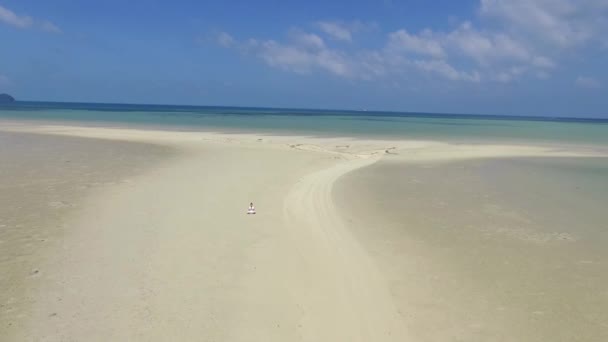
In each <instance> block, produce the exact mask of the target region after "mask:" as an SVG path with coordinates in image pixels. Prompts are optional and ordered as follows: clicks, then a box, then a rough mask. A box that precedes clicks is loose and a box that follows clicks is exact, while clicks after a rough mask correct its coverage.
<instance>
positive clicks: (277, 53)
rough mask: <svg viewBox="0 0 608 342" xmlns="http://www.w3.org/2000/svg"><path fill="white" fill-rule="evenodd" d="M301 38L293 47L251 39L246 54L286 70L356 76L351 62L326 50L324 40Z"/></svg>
mask: <svg viewBox="0 0 608 342" xmlns="http://www.w3.org/2000/svg"><path fill="white" fill-rule="evenodd" d="M298 37H299V38H298V39H296V40H295V41H294V42H293V43H287V44H285V43H280V42H277V41H274V40H266V41H258V40H255V39H250V40H249V41H248V42H247V43H246V44H245V45H244V47H245V49H244V50H245V51H246V52H247V53H250V54H254V55H256V56H258V57H259V58H261V59H262V60H263V61H264V62H266V64H268V65H270V66H273V67H278V68H281V69H284V70H289V71H293V72H297V73H309V72H311V71H313V70H315V69H321V70H325V71H328V72H330V73H332V74H334V75H338V76H344V77H352V76H353V73H352V70H351V68H350V66H349V62H348V60H347V59H346V57H345V56H344V55H343V54H342V53H340V52H339V51H335V50H331V49H328V48H326V47H325V45H324V44H322V40H321V41H319V40H316V39H315V38H314V35H307V34H302V35H299V36H298Z"/></svg>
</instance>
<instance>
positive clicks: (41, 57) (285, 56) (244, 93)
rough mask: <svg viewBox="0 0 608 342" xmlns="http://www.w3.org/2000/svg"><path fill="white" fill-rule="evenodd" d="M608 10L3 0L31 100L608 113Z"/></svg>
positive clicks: (569, 1)
mask: <svg viewBox="0 0 608 342" xmlns="http://www.w3.org/2000/svg"><path fill="white" fill-rule="evenodd" d="M606 32H608V0H475V1H472V0H471V1H468V0H463V1H452V0H450V1H447V0H441V1H422V0H416V1H399V0H385V1H331V2H327V1H316V0H315V1H172V2H169V1H137V0H135V1H116V0H106V1H92V0H91V1H85V0H82V1H72V0H55V1H45V2H43V1H33V0H0V92H8V93H10V94H13V95H14V96H15V97H17V98H18V99H24V100H47V101H84V102H120V103H162V104H196V105H236V106H274V107H306V108H343V109H368V110H372V109H381V110H397V111H423V112H454V113H480V114H514V115H550V116H554V115H555V116H587V117H608V96H606V95H605V94H606V90H607V88H608V62H607V61H608V58H607V57H608V35H606Z"/></svg>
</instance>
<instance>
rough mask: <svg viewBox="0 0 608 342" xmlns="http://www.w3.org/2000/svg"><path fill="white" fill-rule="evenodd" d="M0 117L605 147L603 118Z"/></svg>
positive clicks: (45, 109) (314, 113)
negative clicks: (557, 143)
mask: <svg viewBox="0 0 608 342" xmlns="http://www.w3.org/2000/svg"><path fill="white" fill-rule="evenodd" d="M0 118H5V119H25V120H44V121H64V122H70V121H78V122H80V123H85V124H91V125H121V126H124V125H132V126H148V127H154V128H163V127H165V128H170V129H182V130H184V129H186V130H219V131H224V132H242V131H256V132H262V133H264V132H266V133H297V134H307V135H319V136H325V135H334V136H335V135H340V136H354V137H372V138H373V137H376V138H406V139H407V138H409V139H437V140H450V141H484V140H493V141H521V140H524V141H537V142H560V143H577V144H592V145H608V119H579V118H551V117H511V116H483V115H466V114H428V113H398V112H371V111H370V112H367V111H337V110H312V109H277V108H272V109H271V108H244V107H195V106H164V105H126V104H93V103H49V102H15V103H11V104H0Z"/></svg>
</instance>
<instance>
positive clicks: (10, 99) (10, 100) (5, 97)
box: [0, 94, 15, 103]
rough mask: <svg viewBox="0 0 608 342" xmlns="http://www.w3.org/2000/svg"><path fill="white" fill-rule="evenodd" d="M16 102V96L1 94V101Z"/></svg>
mask: <svg viewBox="0 0 608 342" xmlns="http://www.w3.org/2000/svg"><path fill="white" fill-rule="evenodd" d="M6 102H15V98H14V97H12V96H10V95H9V94H0V103H6Z"/></svg>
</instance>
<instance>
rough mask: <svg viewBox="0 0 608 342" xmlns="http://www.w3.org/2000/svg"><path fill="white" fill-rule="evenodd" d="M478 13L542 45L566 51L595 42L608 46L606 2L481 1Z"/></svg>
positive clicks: (602, 0) (571, 0)
mask: <svg viewBox="0 0 608 342" xmlns="http://www.w3.org/2000/svg"><path fill="white" fill-rule="evenodd" d="M479 12H480V14H481V16H482V17H484V18H488V19H491V20H493V21H498V22H499V23H500V24H502V25H504V27H505V28H506V29H507V30H509V31H510V32H513V33H516V34H518V35H520V36H528V37H534V38H535V40H537V41H538V42H539V43H542V44H546V43H549V44H552V45H555V46H558V47H561V48H567V47H572V46H576V45H580V44H583V43H586V42H588V41H590V40H594V39H600V40H603V41H604V42H606V37H605V36H604V34H605V32H606V29H607V28H608V1H606V0H481V6H480V9H479Z"/></svg>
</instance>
